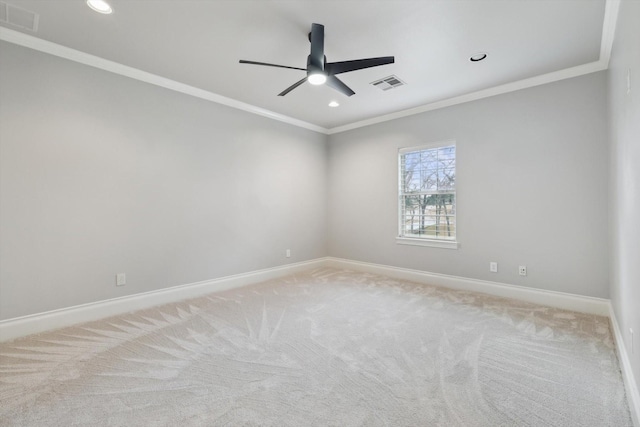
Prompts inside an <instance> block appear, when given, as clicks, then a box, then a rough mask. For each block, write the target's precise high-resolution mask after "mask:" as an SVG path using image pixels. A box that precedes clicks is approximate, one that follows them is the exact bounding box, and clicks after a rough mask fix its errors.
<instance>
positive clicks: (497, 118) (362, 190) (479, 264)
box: [328, 73, 609, 298]
mask: <svg viewBox="0 0 640 427" xmlns="http://www.w3.org/2000/svg"><path fill="white" fill-rule="evenodd" d="M605 89H606V87H605V73H596V74H590V75H587V76H583V77H579V78H574V79H569V80H564V81H560V82H555V83H552V84H548V85H544V86H539V87H534V88H530V89H526V90H521V91H517V92H513V93H509V94H505V95H500V96H495V97H491V98H486V99H483V100H479V101H474V102H471V103H466V104H461V105H457V106H453V107H449V108H446V109H441V110H437V111H432V112H427V113H423V114H420V115H415V116H411V117H406V118H403V119H398V120H394V121H390V122H385V123H380V124H377V125H374V126H369V127H366V128H360V129H356V130H352V131H348V132H344V133H340V134H336V135H332V136H331V137H330V140H329V177H328V179H329V190H328V194H329V205H328V216H329V240H328V244H329V254H330V255H332V256H335V257H340V258H347V259H352V260H359V261H365V262H372V263H379V264H385V265H391V266H396V267H405V268H412V269H417V270H424V271H429V272H436V273H444V274H451V275H456V276H463V277H469V278H475V279H485V280H492V281H497V282H504V283H510V284H516V285H522V286H528V287H532V288H540V289H548V290H554V291H561V292H569V293H574V294H580V295H587V296H594V297H603V298H607V297H608V296H609V293H608V268H607V265H608V262H607V259H608V254H607V203H606V201H605V200H604V199H603V197H606V196H605V195H606V194H607V179H608V177H607V142H606V140H607V134H606V133H607V131H606V129H607V127H606V94H605ZM398 90H410V87H409V86H407V88H401V89H398ZM446 139H455V140H456V141H457V186H458V188H457V209H458V214H457V215H458V217H457V221H458V237H459V241H460V243H461V247H460V248H459V249H458V250H451V249H440V248H427V247H415V246H405V245H398V244H396V242H395V236H396V235H397V215H398V213H397V188H398V177H397V174H398V171H397V151H398V149H399V148H401V147H411V146H417V145H420V144H425V143H429V142H435V141H440V140H446ZM490 261H497V262H498V263H499V272H498V273H497V274H496V273H490V272H489V262H490ZM521 264H523V265H526V266H527V268H528V276H527V277H521V276H519V275H518V273H517V268H518V265H521Z"/></svg>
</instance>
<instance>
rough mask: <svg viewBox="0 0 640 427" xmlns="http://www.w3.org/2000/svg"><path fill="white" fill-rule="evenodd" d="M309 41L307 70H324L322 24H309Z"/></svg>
mask: <svg viewBox="0 0 640 427" xmlns="http://www.w3.org/2000/svg"><path fill="white" fill-rule="evenodd" d="M309 41H310V42H311V54H310V55H309V63H308V64H307V66H308V67H307V71H311V70H318V71H324V25H321V24H311V34H310V35H309Z"/></svg>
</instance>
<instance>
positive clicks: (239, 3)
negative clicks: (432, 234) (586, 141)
mask: <svg viewBox="0 0 640 427" xmlns="http://www.w3.org/2000/svg"><path fill="white" fill-rule="evenodd" d="M3 1H5V2H6V3H9V4H11V5H15V6H18V7H20V8H23V9H26V10H29V11H32V12H35V13H37V14H38V15H39V25H38V29H37V31H36V32H35V33H34V32H30V31H28V30H21V29H20V28H17V27H15V26H12V25H10V24H4V23H0V25H2V26H4V27H5V28H7V29H11V30H15V31H20V32H23V33H26V34H29V35H31V36H35V37H37V38H40V39H44V40H47V41H49V42H53V43H56V44H59V45H62V46H66V47H69V48H72V49H75V50H78V51H81V52H85V53H88V54H91V55H95V56H97V57H100V58H104V59H107V60H110V61H114V62H116V63H119V64H124V65H126V66H129V67H133V68H135V69H138V70H143V71H146V72H148V73H152V74H155V75H157V76H161V77H164V78H168V79H171V80H174V81H176V82H180V83H184V84H186V85H189V86H193V87H195V88H199V89H202V90H204V91H208V92H211V93H213V94H218V95H222V96H224V97H228V98H231V99H234V100H237V101H241V102H243V103H246V104H250V105H252V106H256V107H260V108H262V109H266V110H269V111H271V112H275V113H277V114H278V115H284V116H288V117H291V118H294V119H297V120H300V121H303V122H307V123H310V124H313V125H316V127H317V126H319V127H321V128H325V129H336V128H340V127H342V128H344V127H345V126H346V125H349V124H353V123H356V122H361V121H364V120H369V119H372V118H375V117H379V116H384V115H389V114H391V113H397V112H399V111H403V110H407V109H411V108H416V107H420V106H424V105H426V104H432V103H435V102H438V101H442V100H447V99H450V98H453V97H460V96H462V95H465V94H470V93H473V92H477V91H481V90H486V89H489V88H492V87H496V86H500V85H505V84H508V83H512V82H517V81H521V80H523V79H530V78H532V77H535V76H540V75H542V74H547V73H554V72H559V71H561V70H565V69H567V68H571V67H577V66H582V65H584V64H590V63H594V62H597V61H599V60H600V54H601V43H602V38H603V22H605V0H508V1H507V0H486V1H483V0H467V1H465V0H455V1H452V0H449V1H446V0H437V1H436V0H420V1H403V0H394V1H390V0H386V1H384V0H383V1H375V0H342V1H331V0H325V1H320V0H306V1H305V0H298V1H269V0H230V1H220V0H210V1H206V0H200V1H190V0H180V1H177V0H174V1H169V0H147V1H141V0H111V1H110V4H111V5H112V6H113V9H114V13H113V14H112V15H100V14H98V13H96V12H93V11H92V10H91V9H89V8H88V7H87V6H86V4H85V2H84V0H67V1H57V0H47V1H42V0H40V1H38V0H35V1H31V0H30V1H27V0H24V1H22V0H3ZM313 22H316V23H320V24H323V25H324V26H325V54H326V56H327V60H328V61H329V62H335V61H344V60H350V59H360V58H368V57H377V56H390V55H394V56H395V60H396V62H395V64H391V65H385V66H381V67H377V68H370V69H366V70H360V71H354V72H351V73H346V74H342V75H340V79H342V80H343V81H344V82H345V83H346V84H347V85H349V86H350V87H351V88H352V89H353V90H354V91H355V92H356V94H355V95H354V96H352V97H346V96H344V95H342V94H340V93H338V92H336V91H334V90H332V89H331V88H329V87H326V86H311V85H309V84H304V85H302V86H300V87H299V88H297V89H295V90H294V91H293V92H291V93H289V94H288V95H287V96H285V97H279V96H277V94H278V93H280V92H281V91H282V90H283V89H285V88H286V87H288V86H290V85H291V84H293V83H294V82H296V81H297V80H299V79H301V78H302V77H304V75H305V73H304V72H303V71H297V70H288V69H279V68H271V67H260V66H255V65H245V64H239V63H238V60H240V59H247V60H253V61H260V62H270V63H276V64H283V65H289V66H294V67H301V68H305V67H306V58H307V55H308V54H309V41H308V39H307V34H308V32H309V31H310V28H311V23H313ZM605 30H606V28H605ZM605 33H606V31H605ZM5 34H6V31H5ZM605 35H606V34H605ZM4 38H5V39H7V37H4ZM479 51H482V52H487V53H488V54H489V56H488V58H487V59H486V60H485V61H483V62H478V63H472V62H470V61H469V56H471V55H472V54H473V53H476V52H479ZM391 74H395V75H397V76H398V77H399V78H400V79H402V80H403V81H405V82H406V86H402V87H399V88H397V89H392V90H389V91H381V90H379V89H377V88H375V87H373V86H371V85H370V83H371V82H372V81H374V80H377V79H379V78H382V77H386V76H388V75H391ZM332 100H336V101H338V102H339V103H340V107H338V108H329V107H328V105H327V104H328V103H329V101H332Z"/></svg>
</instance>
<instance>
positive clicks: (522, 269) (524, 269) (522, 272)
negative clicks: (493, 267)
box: [518, 265, 527, 276]
mask: <svg viewBox="0 0 640 427" xmlns="http://www.w3.org/2000/svg"><path fill="white" fill-rule="evenodd" d="M518 274H519V275H521V276H526V275H527V266H526V265H521V266H520V267H518Z"/></svg>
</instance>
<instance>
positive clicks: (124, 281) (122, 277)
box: [116, 273, 127, 286]
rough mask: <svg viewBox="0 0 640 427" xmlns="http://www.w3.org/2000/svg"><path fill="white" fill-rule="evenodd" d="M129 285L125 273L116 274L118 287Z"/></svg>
mask: <svg viewBox="0 0 640 427" xmlns="http://www.w3.org/2000/svg"><path fill="white" fill-rule="evenodd" d="M126 284H127V275H126V274H125V273H118V274H116V286H124V285H126Z"/></svg>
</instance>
